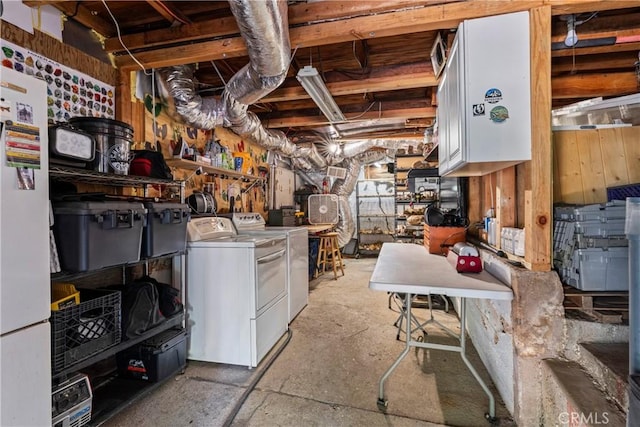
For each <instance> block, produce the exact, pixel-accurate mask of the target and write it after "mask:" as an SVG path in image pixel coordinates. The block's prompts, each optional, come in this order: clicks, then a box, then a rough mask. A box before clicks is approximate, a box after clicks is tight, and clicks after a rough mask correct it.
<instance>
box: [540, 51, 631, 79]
mask: <svg viewBox="0 0 640 427" xmlns="http://www.w3.org/2000/svg"><path fill="white" fill-rule="evenodd" d="M637 60H638V55H637V53H636V52H619V53H612V54H609V55H605V54H602V55H594V56H576V57H575V58H571V57H563V58H554V59H553V60H552V65H551V69H552V71H553V73H554V74H563V73H569V72H572V71H573V72H581V73H583V72H588V71H602V70H613V69H616V68H624V67H629V69H632V68H631V66H632V65H633V63H634V62H635V61H637Z"/></svg>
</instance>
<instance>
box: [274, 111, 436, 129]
mask: <svg viewBox="0 0 640 427" xmlns="http://www.w3.org/2000/svg"><path fill="white" fill-rule="evenodd" d="M407 117H409V118H423V119H424V118H427V119H432V118H435V117H436V109H435V108H433V107H422V108H411V109H397V110H386V111H385V110H383V111H381V112H380V111H369V112H367V113H365V114H363V115H360V117H358V119H357V120H349V123H355V122H357V121H365V120H376V119H391V118H407ZM262 124H263V125H264V126H265V127H267V128H270V129H277V128H288V127H303V126H321V125H326V124H328V122H327V119H326V118H325V117H324V116H320V115H317V116H297V117H286V118H285V117H282V118H274V117H272V118H264V119H262Z"/></svg>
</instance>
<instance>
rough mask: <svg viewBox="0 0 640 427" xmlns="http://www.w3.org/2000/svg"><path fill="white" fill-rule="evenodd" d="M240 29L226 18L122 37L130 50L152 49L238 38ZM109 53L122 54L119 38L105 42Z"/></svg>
mask: <svg viewBox="0 0 640 427" xmlns="http://www.w3.org/2000/svg"><path fill="white" fill-rule="evenodd" d="M239 34H240V29H239V28H238V24H237V23H236V20H235V19H234V18H233V17H224V18H220V19H216V20H215V21H214V22H213V23H212V22H211V21H204V22H196V23H193V24H190V25H180V26H177V27H170V28H164V29H162V30H151V31H145V32H143V33H136V34H129V35H126V36H122V41H123V42H124V44H125V46H127V48H128V49H130V50H131V49H133V50H136V49H143V48H145V49H150V48H156V47H162V46H163V45H166V44H176V43H187V42H193V41H196V40H202V39H214V38H222V37H228V36H233V35H235V36H238V35H239ZM104 49H105V50H106V51H107V52H112V53H116V52H122V51H124V48H123V47H122V43H120V40H119V39H118V38H117V37H112V38H109V39H107V40H105V42H104Z"/></svg>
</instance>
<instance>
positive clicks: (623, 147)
mask: <svg viewBox="0 0 640 427" xmlns="http://www.w3.org/2000/svg"><path fill="white" fill-rule="evenodd" d="M639 141H640V127H639V126H634V127H624V128H615V129H592V130H575V131H573V130H572V131H557V132H554V134H553V143H554V185H553V200H554V203H576V204H589V203H604V202H606V201H607V187H615V186H619V185H625V184H634V183H639V182H640V144H639V143H638V142H639Z"/></svg>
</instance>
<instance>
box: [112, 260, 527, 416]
mask: <svg viewBox="0 0 640 427" xmlns="http://www.w3.org/2000/svg"><path fill="white" fill-rule="evenodd" d="M345 262H346V265H347V267H346V269H345V273H346V275H345V276H344V277H339V278H338V280H333V275H332V274H325V275H324V276H321V277H320V278H318V279H315V280H314V281H312V282H311V283H310V287H311V291H310V295H309V305H308V306H307V307H306V308H305V309H304V310H303V311H302V312H301V313H300V314H299V315H298V317H296V319H294V321H293V322H292V323H291V326H290V330H291V338H290V340H288V343H287V336H285V337H283V338H282V339H281V340H280V342H279V343H278V344H276V346H275V347H274V350H272V352H271V353H270V354H269V355H267V356H266V357H265V359H264V360H263V361H262V363H261V364H260V366H258V367H257V368H256V369H253V370H249V369H247V367H242V366H232V365H222V364H215V363H202V362H189V363H188V366H187V369H186V372H185V373H184V375H178V376H176V377H175V378H174V379H171V380H169V381H168V382H166V383H165V384H163V385H162V386H161V387H159V388H158V389H157V390H155V391H154V392H153V393H151V394H150V395H149V396H147V397H146V398H144V399H142V400H140V401H138V402H136V404H135V405H132V406H131V407H129V408H127V409H125V410H124V411H122V412H120V413H119V414H118V415H116V416H115V417H113V418H111V419H110V420H109V421H108V422H107V423H105V424H104V425H106V426H137V427H142V426H154V427H164V426H222V425H224V423H225V421H228V420H227V418H228V417H229V415H230V414H231V413H232V412H234V407H235V406H236V403H238V402H239V401H240V400H241V398H242V395H243V394H244V393H245V390H247V387H248V386H249V385H250V384H251V383H252V382H253V381H254V380H255V379H256V378H257V377H258V376H259V374H260V373H261V372H263V370H264V367H265V365H266V364H267V362H268V361H269V360H270V359H271V357H272V355H273V354H275V353H277V351H278V349H279V348H280V347H282V345H285V344H286V346H285V347H284V349H283V350H282V351H281V353H280V354H279V355H278V357H277V358H276V359H275V360H274V361H273V363H272V364H271V366H270V367H269V368H268V370H266V372H265V373H264V376H263V377H262V378H261V379H260V380H259V381H258V382H257V385H256V387H255V389H254V390H253V391H252V392H251V393H250V394H249V395H248V397H247V399H246V400H245V402H244V404H243V405H242V406H241V408H240V409H239V411H238V412H237V415H236V416H235V418H234V419H233V422H232V424H231V425H235V426H365V425H366V426H399V427H401V426H436V425H448V426H487V425H489V423H488V422H487V421H486V420H485V419H484V414H485V413H486V412H487V411H488V398H487V396H486V395H485V394H484V392H483V391H482V389H481V388H480V386H479V385H478V384H477V382H476V381H475V379H474V378H473V376H472V374H471V373H470V372H469V371H468V370H467V368H466V366H465V365H464V363H463V362H462V359H461V358H460V356H459V355H458V354H456V353H451V352H443V351H434V350H413V349H412V351H411V352H410V353H409V354H408V355H407V357H406V358H405V359H404V360H403V361H402V362H401V363H400V365H399V366H398V367H397V369H396V370H395V371H394V372H393V373H392V375H391V376H390V377H389V379H388V380H387V381H386V383H385V394H386V397H387V399H388V401H389V406H388V409H387V414H386V415H385V414H383V413H381V412H380V411H379V410H378V408H377V405H376V400H377V395H378V381H379V379H380V377H381V376H382V374H383V373H384V372H385V370H386V369H387V368H388V367H389V366H390V365H391V363H392V362H393V361H394V360H395V358H396V357H397V356H398V355H399V354H400V352H401V351H402V350H403V348H404V342H403V338H401V340H402V341H396V331H397V330H396V328H395V327H394V326H393V323H394V321H395V320H396V318H397V316H398V313H397V312H396V311H393V310H389V308H388V296H387V294H386V293H384V292H380V291H372V290H370V289H369V288H368V281H369V277H370V275H371V273H372V271H373V268H374V265H375V262H376V259H375V258H363V259H347V260H345ZM398 268H402V266H398ZM413 312H414V313H415V314H416V315H417V316H418V317H419V318H420V319H427V315H428V311H427V310H425V309H414V310H413ZM434 313H435V316H436V319H437V320H439V321H440V322H441V323H443V324H445V325H447V326H449V327H451V328H452V329H454V330H456V331H459V325H458V320H457V317H456V315H455V313H454V312H453V311H451V312H450V313H445V312H444V311H441V310H437V311H434ZM429 340H432V341H437V342H441V343H450V344H455V340H452V339H451V338H450V337H448V336H447V335H446V334H444V332H442V331H441V330H439V329H438V328H437V327H432V328H430V329H429ZM468 355H469V359H470V360H471V363H472V364H473V365H474V367H476V369H478V371H479V372H480V375H481V376H482V377H483V379H484V380H485V381H486V382H487V383H488V384H489V387H490V388H491V389H492V391H493V393H494V396H495V397H496V415H497V416H498V418H499V422H498V424H499V425H501V426H512V425H515V424H514V423H513V422H512V421H511V418H510V416H509V413H508V412H507V410H506V409H505V407H504V404H503V403H502V401H501V400H500V397H499V395H498V394H497V391H496V390H495V388H494V387H493V384H492V383H491V380H490V378H489V376H488V374H487V372H486V370H485V369H484V367H483V365H482V363H481V361H480V359H479V358H478V356H477V353H476V352H475V349H474V348H473V345H472V344H471V343H470V342H469V343H468Z"/></svg>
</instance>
